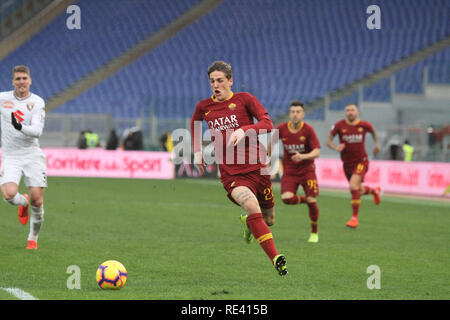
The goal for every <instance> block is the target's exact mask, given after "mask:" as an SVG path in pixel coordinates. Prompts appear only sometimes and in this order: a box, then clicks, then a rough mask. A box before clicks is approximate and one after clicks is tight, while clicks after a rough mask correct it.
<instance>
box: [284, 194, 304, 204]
mask: <svg viewBox="0 0 450 320" xmlns="http://www.w3.org/2000/svg"><path fill="white" fill-rule="evenodd" d="M282 200H283V202H284V203H286V204H300V203H304V202H306V197H301V196H298V195H294V196H293V197H292V198H287V199H282Z"/></svg>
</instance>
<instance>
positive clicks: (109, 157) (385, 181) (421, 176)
mask: <svg viewBox="0 0 450 320" xmlns="http://www.w3.org/2000/svg"><path fill="white" fill-rule="evenodd" d="M43 152H44V153H45V155H46V157H47V175H48V176H67V177H109V178H141V179H174V178H175V176H177V177H198V176H199V174H198V170H197V169H196V168H195V167H194V166H192V165H191V164H190V163H189V161H186V163H183V164H182V165H177V166H175V165H174V163H173V161H172V160H171V154H170V153H168V152H151V151H123V150H114V151H109V150H103V149H87V150H80V149H76V148H66V149H52V148H44V149H43ZM0 154H1V149H0ZM315 164H316V175H317V180H318V183H319V186H320V187H325V188H326V187H329V188H348V182H347V180H346V178H345V176H344V172H343V169H342V162H341V161H340V160H339V159H325V158H319V159H316V160H315ZM280 168H282V166H280ZM206 169H207V170H206V176H209V177H211V178H217V168H216V166H215V165H210V166H208V167H207V168H206ZM281 174H282V169H281V170H280V172H279V173H278V174H277V175H275V176H276V177H275V176H274V180H279V177H280V175H281ZM203 177H205V176H203ZM365 183H366V184H368V185H370V186H380V187H381V188H382V190H383V191H385V192H392V193H402V194H411V195H429V196H449V195H450V163H442V162H402V161H380V160H372V161H370V165H369V171H368V173H367V175H366V177H365Z"/></svg>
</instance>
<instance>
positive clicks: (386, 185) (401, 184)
mask: <svg viewBox="0 0 450 320" xmlns="http://www.w3.org/2000/svg"><path fill="white" fill-rule="evenodd" d="M315 162H316V167H317V169H316V174H317V180H318V182H319V186H321V187H332V188H348V182H347V179H346V178H345V175H344V171H343V169H342V162H341V161H340V160H339V159H322V158H319V159H317V160H316V161H315ZM364 181H365V183H367V184H368V185H369V186H380V187H381V189H382V190H383V191H385V192H393V193H404V194H416V195H431V196H444V194H445V191H446V189H447V187H448V186H450V163H442V162H403V161H380V160H372V161H370V163H369V171H368V173H367V175H366V177H365V179H364Z"/></svg>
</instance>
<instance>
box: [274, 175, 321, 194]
mask: <svg viewBox="0 0 450 320" xmlns="http://www.w3.org/2000/svg"><path fill="white" fill-rule="evenodd" d="M300 185H301V186H302V187H303V190H304V191H305V196H307V197H317V196H318V195H319V185H318V184H317V177H316V172H315V171H308V172H306V173H305V174H304V175H301V176H298V175H286V174H284V175H283V177H282V178H281V194H283V193H285V192H292V193H293V194H296V193H297V190H298V187H299V186H300Z"/></svg>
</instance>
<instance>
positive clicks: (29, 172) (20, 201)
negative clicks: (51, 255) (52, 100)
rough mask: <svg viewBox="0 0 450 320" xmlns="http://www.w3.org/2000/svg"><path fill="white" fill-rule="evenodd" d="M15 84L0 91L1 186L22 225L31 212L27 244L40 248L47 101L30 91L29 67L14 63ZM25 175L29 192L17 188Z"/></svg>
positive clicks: (44, 178)
mask: <svg viewBox="0 0 450 320" xmlns="http://www.w3.org/2000/svg"><path fill="white" fill-rule="evenodd" d="M12 84H13V86H14V90H13V91H6V92H0V111H1V128H2V137H1V141H2V149H1V168H0V186H1V191H2V196H3V199H4V200H5V201H6V202H8V203H10V204H12V205H14V206H19V210H18V211H19V221H20V222H21V223H22V224H23V225H25V224H27V222H28V216H30V233H29V234H28V242H27V247H26V248H27V249H34V250H37V248H38V246H37V240H38V236H39V232H40V229H41V227H42V223H43V221H44V206H43V204H44V190H45V188H46V187H47V160H46V158H45V155H44V153H43V152H42V150H41V149H40V146H39V140H38V138H39V137H40V136H41V134H42V130H43V128H44V122H45V103H44V100H43V99H42V98H41V97H39V96H37V95H35V94H34V93H31V92H30V86H31V76H30V69H29V68H28V67H26V66H16V67H14V69H13V79H12ZM22 176H23V177H24V183H25V185H26V186H27V188H28V194H20V193H19V192H18V191H19V183H20V180H21V179H22ZM29 207H30V208H31V213H30V215H29V213H28V211H29Z"/></svg>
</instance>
